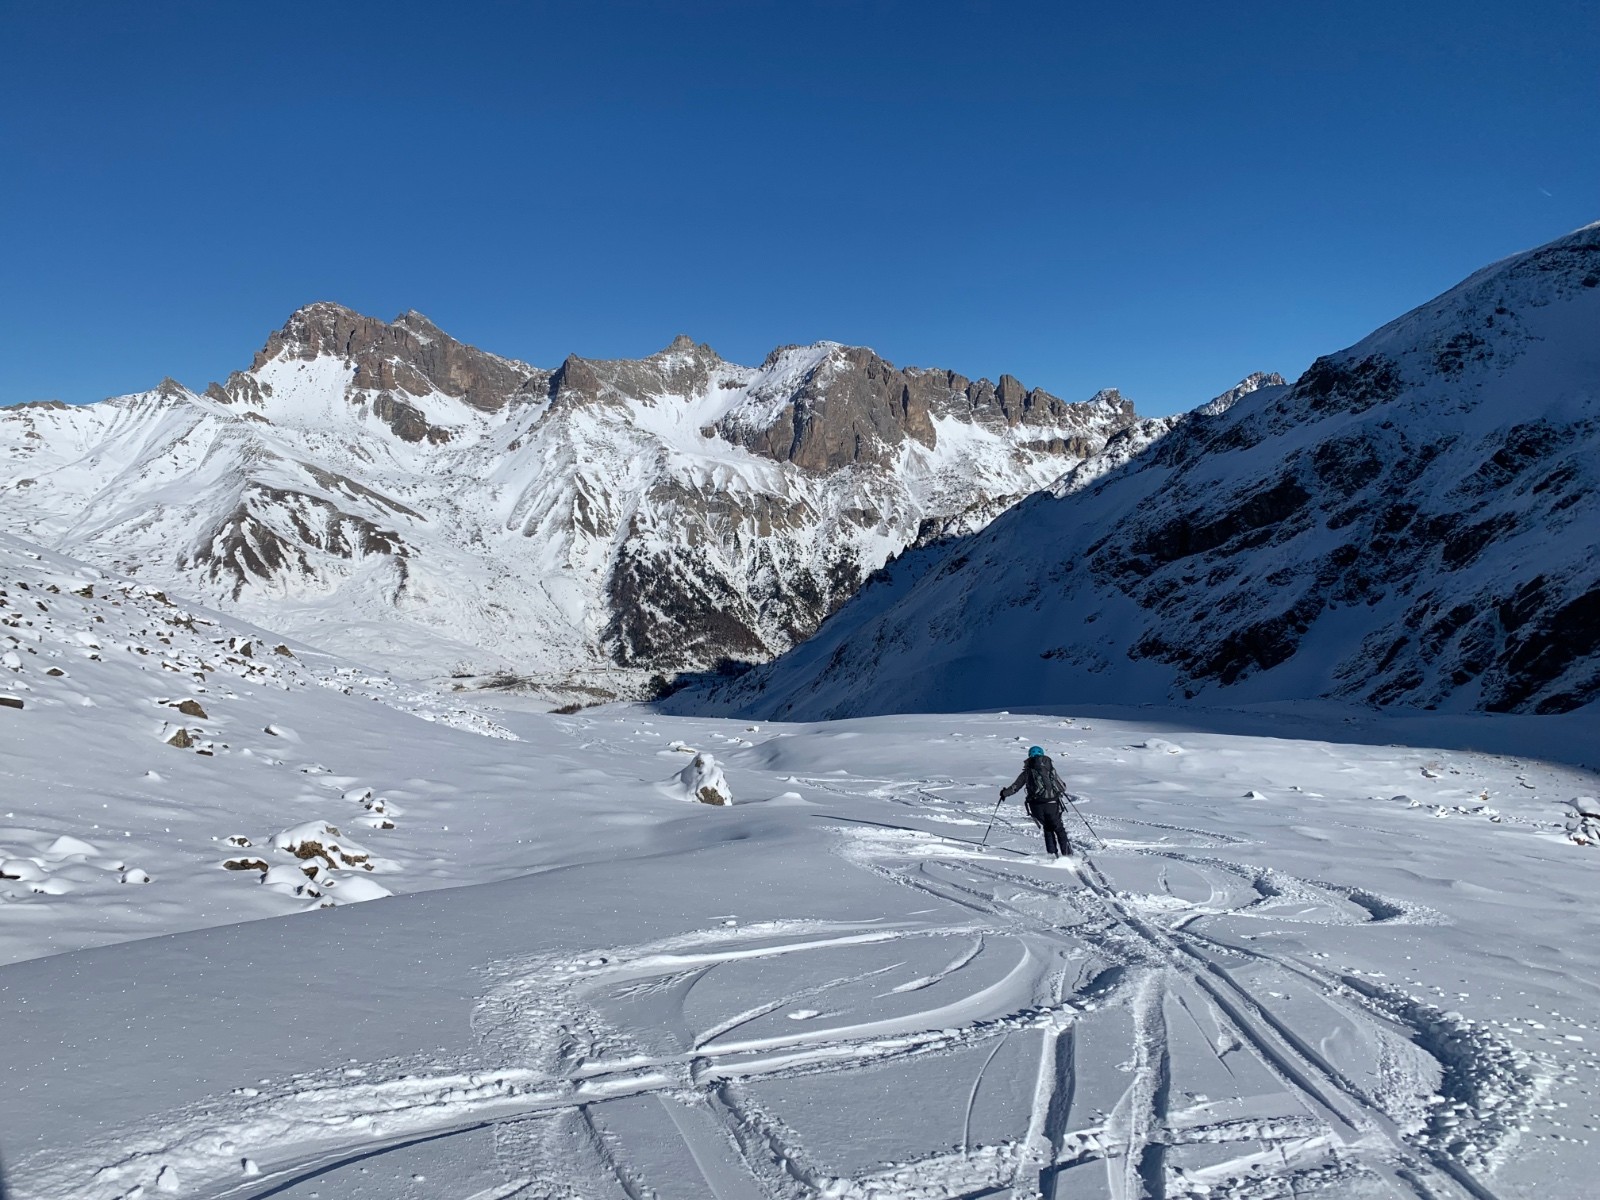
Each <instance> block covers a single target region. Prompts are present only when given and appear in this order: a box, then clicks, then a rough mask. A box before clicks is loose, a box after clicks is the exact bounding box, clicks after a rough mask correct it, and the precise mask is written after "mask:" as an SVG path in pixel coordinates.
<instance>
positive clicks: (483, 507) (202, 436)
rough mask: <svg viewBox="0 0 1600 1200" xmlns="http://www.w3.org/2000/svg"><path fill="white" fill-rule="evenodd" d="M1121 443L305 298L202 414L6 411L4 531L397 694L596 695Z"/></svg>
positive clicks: (769, 368) (1087, 406) (805, 367)
mask: <svg viewBox="0 0 1600 1200" xmlns="http://www.w3.org/2000/svg"><path fill="white" fill-rule="evenodd" d="M1135 422H1136V417H1135V415H1134V412H1133V409H1132V406H1131V405H1130V404H1129V403H1128V402H1127V401H1126V400H1124V399H1123V398H1122V397H1120V396H1119V395H1117V394H1116V393H1115V392H1104V393H1101V394H1099V395H1097V396H1096V397H1094V398H1093V399H1092V400H1090V401H1088V402H1085V403H1082V404H1066V403H1063V402H1062V401H1060V400H1057V399H1056V398H1055V397H1052V396H1050V395H1048V394H1047V393H1045V392H1042V391H1039V390H1033V391H1029V390H1027V389H1025V388H1023V387H1022V385H1021V384H1019V383H1018V382H1017V381H1016V380H1015V379H1012V378H1011V377H1009V376H1005V377H1002V379H1001V380H1000V383H999V384H998V385H993V384H990V383H988V382H987V381H981V380H980V381H978V382H975V383H974V382H971V381H969V380H967V379H964V378H962V377H960V376H957V375H954V374H952V373H950V372H945V371H931V370H919V369H906V370H900V369H897V368H895V367H893V366H892V365H890V364H889V363H886V362H884V361H883V360H882V359H880V358H879V357H878V356H877V355H875V354H873V353H872V352H871V351H869V350H863V349H855V348H850V347H845V346H840V345H836V344H834V343H819V344H817V345H813V346H791V347H785V348H782V349H779V350H776V351H774V352H773V353H772V354H771V355H770V356H768V358H767V360H766V361H765V362H764V363H762V364H761V365H760V366H759V367H755V368H750V367H741V366H737V365H734V364H731V363H727V362H724V361H723V360H722V359H720V358H719V357H718V356H717V355H716V354H715V353H714V352H713V351H712V350H711V349H710V348H709V347H707V346H704V345H696V344H694V343H693V342H691V341H690V340H689V339H687V338H679V339H677V340H676V341H674V342H673V343H672V345H671V346H670V347H668V348H667V349H666V350H664V351H662V352H661V353H659V354H656V355H652V356H651V357H649V358H646V359H642V360H639V361H617V362H597V361H589V360H584V359H579V358H576V357H573V358H569V359H568V360H567V361H566V362H565V363H564V364H562V365H561V367H560V368H559V369H557V370H555V371H544V370H540V369H538V368H535V367H532V366H529V365H527V364H525V363H520V362H515V361H512V360H509V359H504V358H500V357H497V356H495V355H491V354H487V353H485V352H483V351H479V350H476V349H474V348H473V347H470V346H465V345H463V344H461V343H459V342H457V341H455V340H454V339H452V338H450V337H449V336H448V335H446V334H444V333H443V332H442V331H441V330H439V329H438V328H437V327H436V326H434V325H433V324H432V323H431V322H429V321H427V319H426V318H424V317H422V316H420V315H419V314H416V313H407V314H404V315H402V316H401V317H399V318H398V319H396V320H395V321H394V322H392V323H389V324H385V323H383V322H381V321H375V320H372V319H370V318H366V317H362V316H359V315H358V314H355V313H352V312H350V311H349V310H346V309H343V308H340V307H338V306H336V305H330V304H316V305H312V306H310V307H308V308H305V309H303V310H301V311H299V312H297V313H296V314H294V316H293V317H292V318H291V319H290V320H289V322H288V324H287V325H285V326H284V328H283V329H282V330H281V331H279V332H278V333H276V334H274V335H273V337H272V338H271V339H270V340H269V341H268V343H267V345H266V346H265V347H264V348H263V349H262V351H261V352H260V353H259V354H258V355H257V356H256V359H255V361H254V363H253V365H252V366H251V368H250V369H249V370H248V371H244V372H239V373H236V374H235V375H233V376H232V377H231V378H230V379H229V380H228V381H227V382H226V383H225V384H222V385H217V384H213V385H212V386H211V387H209V388H207V389H206V390H205V391H204V392H203V393H200V394H196V393H194V392H191V391H189V390H187V389H185V388H183V387H182V386H180V385H178V384H176V383H174V382H172V381H170V380H168V381H165V382H163V383H162V385H161V386H160V387H158V388H157V389H155V390H154V391H152V392H147V393H142V394H139V395H134V396H125V397H120V398H117V399H113V400H107V401H104V402H102V403H99V404H95V405H89V406H86V407H76V408H74V407H67V406H63V405H49V404H46V405H29V406H22V407H20V408H13V409H5V410H0V522H3V523H4V524H5V526H6V527H8V528H10V529H11V530H12V531H13V532H18V533H24V534H26V535H27V536H29V537H34V538H38V539H42V540H44V541H45V542H47V543H48V544H49V545H50V546H52V547H53V548H55V549H58V550H61V551H62V552H65V553H70V554H72V555H74V556H77V557H79V558H82V559H86V560H89V561H92V562H94V563H97V564H99V565H101V566H102V567H105V568H107V569H111V570H117V571H122V572H126V573H130V574H134V575H137V576H138V577H139V578H140V579H142V580H145V581H148V582H150V583H152V584H155V585H157V586H161V587H167V588H173V589H177V590H180V591H186V592H188V593H190V594H194V595H198V596H200V597H202V598H203V599H204V600H205V602H206V603H208V604H210V605H212V606H214V607H218V608H222V609H226V610H228V611H230V612H234V613H237V614H240V615H241V616H244V617H246V618H248V619H250V620H254V621H257V622H259V623H261V624H263V625H266V626H269V627H271V628H274V629H279V630H282V631H283V632H285V633H287V634H292V635H295V636H298V637H301V638H303V639H305V640H306V641H308V642H310V643H312V644H315V645H319V646H323V647H326V648H329V649H332V650H341V651H346V652H350V653H355V654H357V655H358V656H363V657H368V658H373V657H381V658H382V660H383V661H384V662H385V663H386V664H388V665H389V666H391V667H392V668H394V669H397V670H404V671H408V672H411V673H413V674H420V675H429V676H444V675H455V676H462V677H478V678H481V677H484V676H493V675H496V674H501V673H503V674H506V675H510V676H516V677H519V678H521V679H524V680H530V681H532V682H533V683H534V684H536V685H537V686H538V687H539V688H540V689H541V690H542V691H543V692H544V693H545V694H546V695H552V696H566V697H568V698H577V699H587V698H594V697H596V696H605V695H610V694H619V693H620V694H629V693H632V694H638V693H639V692H640V691H642V690H644V689H645V688H646V687H647V686H648V681H649V679H650V678H651V676H653V675H656V674H662V675H671V674H673V673H674V672H677V671H681V670H700V669H705V668H708V667H712V666H714V665H715V664H717V663H718V662H720V661H722V660H727V659H735V660H737V659H746V660H763V659H766V658H768V657H770V656H771V655H772V654H773V653H775V652H777V651H780V650H782V649H785V648H787V647H788V646H790V645H792V644H793V643H794V642H796V641H798V640H800V639H802V638H804V637H805V636H806V635H808V634H809V633H810V632H811V631H812V630H813V629H814V628H815V627H816V625H817V623H818V622H819V621H820V620H821V619H822V618H823V617H824V616H825V615H826V614H827V613H828V612H830V611H832V610H833V609H834V608H835V607H836V606H837V605H838V604H839V603H840V602H841V601H842V600H844V599H845V598H847V597H848V596H850V595H851V594H852V593H853V592H854V591H855V589H856V588H857V587H858V586H859V584H860V582H861V580H862V579H864V578H865V577H866V576H868V575H869V574H870V573H871V572H872V571H873V570H875V569H877V568H878V567H879V566H880V565H882V563H883V562H884V561H885V560H886V559H888V558H889V557H890V556H892V555H893V554H895V553H896V552H898V551H899V550H901V549H902V548H904V547H905V546H907V545H909V544H911V543H913V542H914V541H915V540H916V538H917V536H918V534H919V531H920V530H922V528H923V525H924V522H927V521H932V522H935V523H938V522H947V521H952V520H955V521H965V522H966V524H967V525H968V527H976V526H977V525H978V524H980V523H981V521H982V520H984V519H987V518H988V517H989V516H992V515H993V513H994V512H996V511H999V510H1000V509H1001V508H1003V507H1004V505H1005V504H1007V503H1010V502H1011V501H1013V500H1014V499H1016V498H1018V497H1019V496H1021V495H1024V494H1026V493H1029V492H1031V491H1033V490H1035V489H1037V488H1039V487H1041V486H1044V485H1046V484H1048V483H1050V482H1052V481H1053V480H1055V479H1056V478H1057V477H1059V476H1060V475H1061V474H1062V473H1063V472H1064V471H1066V470H1067V469H1068V468H1069V467H1071V466H1072V465H1074V464H1076V463H1078V462H1081V461H1082V460H1083V459H1085V458H1087V457H1088V456H1090V455H1092V454H1094V453H1095V452H1097V451H1098V450H1099V449H1100V448H1101V447H1102V446H1103V445H1104V444H1105V442H1106V440H1107V439H1108V438H1110V437H1112V436H1113V435H1115V434H1117V433H1118V432H1119V431H1121V430H1123V429H1125V428H1128V427H1129V426H1131V425H1133V424H1135Z"/></svg>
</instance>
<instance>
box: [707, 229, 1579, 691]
mask: <svg viewBox="0 0 1600 1200" xmlns="http://www.w3.org/2000/svg"><path fill="white" fill-rule="evenodd" d="M1255 382H1256V383H1257V384H1260V383H1261V382H1262V381H1260V380H1257V381H1255ZM1172 425H1173V427H1172V429H1171V430H1170V432H1168V433H1167V434H1166V436H1164V437H1160V438H1158V439H1154V440H1152V439H1151V438H1150V437H1148V436H1146V437H1145V438H1143V439H1142V442H1143V444H1142V445H1133V446H1130V445H1129V441H1130V439H1132V438H1134V437H1135V433H1134V431H1133V430H1130V431H1129V432H1128V433H1127V434H1125V435H1123V437H1122V438H1121V439H1113V440H1112V442H1111V443H1110V444H1109V445H1108V447H1107V449H1106V451H1105V452H1104V454H1103V455H1101V456H1098V457H1096V458H1091V459H1089V460H1088V461H1086V462H1084V463H1082V464H1080V465H1079V466H1078V467H1077V468H1076V469H1075V470H1074V471H1073V472H1072V473H1070V474H1069V475H1068V476H1067V477H1066V479H1065V480H1064V481H1063V484H1064V486H1062V487H1058V488H1056V489H1054V491H1053V493H1046V494H1042V495H1038V496H1034V497H1032V498H1030V499H1029V500H1027V501H1025V502H1024V503H1022V504H1020V505H1018V506H1016V507H1015V508H1013V509H1011V510H1010V511H1008V512H1007V513H1006V514H1005V515H1004V516H1003V517H1001V518H1000V519H999V520H997V521H995V522H994V523H993V524H992V525H990V526H988V527H987V528H986V529H984V530H983V531H981V532H980V533H977V534H976V535H974V536H972V537H969V538H965V539H960V540H958V541H956V542H954V543H945V544H942V545H940V546H939V547H937V548H936V549H933V550H929V551H923V552H918V553H913V554H910V555H907V556H905V558H904V559H902V560H901V561H899V562H897V563H895V564H894V565H893V567H892V568H891V569H889V570H887V571H886V572H884V573H883V574H882V575H881V576H880V578H879V579H878V580H877V581H876V582H875V583H874V585H872V586H870V587H868V588H866V589H865V590H864V591H863V592H862V593H861V595H860V596H859V597H858V598H857V599H856V600H855V601H854V602H852V604H850V605H849V606H847V607H846V608H845V609H844V610H843V611H841V612H839V613H838V614H836V615H835V616H834V617H833V618H832V620H831V621H829V622H828V624H826V625H825V626H824V627H823V628H822V630H821V631H820V632H819V634H818V635H817V636H816V637H815V638H814V639H812V640H811V641H809V642H807V643H806V644H805V645H803V646H802V647H800V648H799V649H797V650H796V651H794V652H792V653H791V654H789V655H787V656H785V657H784V658H782V659H780V660H778V661H777V662H775V663H773V664H770V665H769V666H768V667H765V668H763V669H760V670H757V671H754V672H751V673H750V674H748V675H746V676H744V677H742V678H741V679H739V680H738V681H736V682H734V683H731V684H728V685H725V686H724V687H722V688H721V689H719V690H718V692H717V693H716V695H715V696H714V698H713V699H712V700H710V701H707V700H706V699H705V698H704V697H693V698H690V697H685V698H682V699H680V700H679V701H678V704H679V705H680V706H682V705H706V704H709V706H710V707H711V708H712V709H721V708H732V709H735V710H739V711H746V712H749V713H752V714H764V715H769V716H772V715H783V716H794V717H816V716H840V715H847V714H862V713H872V712H885V711H914V710H926V709H970V708H974V707H982V706H995V707H998V706H1002V705H1010V706H1017V705H1025V704H1049V703H1067V702H1071V703H1084V702H1092V701H1096V700H1099V701H1129V702H1140V703H1147V702H1158V701H1166V700H1184V699H1191V698H1195V697H1205V698H1207V699H1209V700H1211V701H1213V702H1215V701H1219V700H1224V699H1226V700H1228V701H1232V702H1248V701H1259V700H1267V699H1293V698H1304V697H1316V696H1326V697H1338V698H1343V699H1350V700H1357V701H1363V702H1368V703H1372V704H1379V705H1408V706H1419V707H1423V708H1435V707H1437V708H1444V709H1452V710H1473V709H1484V710H1489V711H1513V712H1530V713H1554V712H1565V711H1570V710H1572V709H1575V708H1578V707H1581V706H1584V705H1586V704H1589V703H1591V702H1592V701H1594V700H1595V699H1596V698H1597V697H1600V466H1597V464H1600V225H1592V226H1589V227H1587V228H1585V229H1581V230H1579V231H1577V232H1575V233H1573V234H1570V235H1568V236H1566V237H1563V238H1560V239H1558V240H1556V241H1554V242H1551V243H1550V244H1548V245H1546V246H1543V247H1540V248H1538V249H1536V250H1532V251H1529V252H1526V253H1523V254H1519V255H1516V256H1514V257H1512V258H1509V259H1506V260H1504V261H1503V262H1500V263H1497V264H1495V265H1493V266H1491V267H1488V268H1486V269H1485V270H1483V271H1480V272H1478V273H1477V274H1475V275H1473V276H1472V277H1471V278H1469V279H1467V280H1466V281H1465V282H1463V283H1461V284H1460V285H1459V286H1457V287H1455V288H1453V289H1451V290H1450V291H1448V292H1446V293H1445V294H1444V295H1442V296H1440V297H1439V298H1437V299H1435V300H1433V301H1431V302H1429V303H1427V304H1424V305H1423V306H1421V307H1420V308H1417V309H1416V310H1414V311H1412V312H1410V313H1407V314H1406V315H1405V316H1403V317H1401V318H1399V319H1398V320H1396V321H1393V322H1391V323H1390V324H1388V325H1386V326H1384V327H1383V328H1382V329H1380V330H1378V331H1377V332H1376V333H1374V334H1372V335H1371V336H1370V337H1368V338H1366V339H1365V340H1363V341H1361V342H1359V343H1358V344H1356V345H1355V346H1352V347H1350V348H1349V349H1347V350H1344V351H1341V352H1340V353H1337V354H1332V355H1329V356H1327V357H1324V358H1321V359H1319V360H1318V361H1317V362H1316V363H1314V364H1313V365H1312V367H1311V368H1310V369H1309V370H1308V371H1306V373H1305V374H1304V375H1303V376H1301V378H1300V379H1299V380H1298V381H1296V382H1295V383H1294V385H1293V386H1271V385H1268V386H1256V387H1254V388H1253V389H1250V388H1247V389H1245V390H1243V391H1241V392H1236V393H1229V394H1227V395H1225V396H1222V397H1219V398H1218V399H1217V400H1215V401H1213V402H1211V403H1210V404H1208V405H1205V406H1203V407H1202V408H1200V409H1198V410H1196V411H1195V412H1193V413H1191V414H1188V415H1187V416H1186V417H1184V418H1181V419H1179V420H1177V421H1175V422H1173V423H1172ZM1089 481H1092V482H1089Z"/></svg>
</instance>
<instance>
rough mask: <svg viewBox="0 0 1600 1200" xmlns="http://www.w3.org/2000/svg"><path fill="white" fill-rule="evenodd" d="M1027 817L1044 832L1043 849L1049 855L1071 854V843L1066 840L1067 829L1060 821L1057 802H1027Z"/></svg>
mask: <svg viewBox="0 0 1600 1200" xmlns="http://www.w3.org/2000/svg"><path fill="white" fill-rule="evenodd" d="M1028 815H1029V816H1031V817H1032V818H1033V819H1034V820H1035V821H1037V822H1039V828H1040V829H1042V830H1044V848H1045V849H1046V850H1048V851H1049V852H1050V853H1051V854H1071V853H1072V843H1071V842H1069V841H1068V840H1067V827H1066V825H1065V823H1064V822H1063V821H1062V815H1061V802H1060V801H1059V800H1041V801H1038V802H1035V801H1032V800H1030V801H1028Z"/></svg>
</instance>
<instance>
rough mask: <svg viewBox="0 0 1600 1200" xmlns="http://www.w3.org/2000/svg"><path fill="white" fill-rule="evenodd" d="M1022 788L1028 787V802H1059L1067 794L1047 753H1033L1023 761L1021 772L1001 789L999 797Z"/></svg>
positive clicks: (1065, 786)
mask: <svg viewBox="0 0 1600 1200" xmlns="http://www.w3.org/2000/svg"><path fill="white" fill-rule="evenodd" d="M1023 788H1027V789H1028V803H1029V804H1060V803H1061V798H1062V797H1063V796H1065V795H1066V794H1067V785H1066V784H1065V783H1063V782H1061V776H1060V775H1058V774H1056V765H1055V763H1053V762H1051V761H1050V756H1049V755H1048V754H1035V755H1034V756H1033V757H1032V758H1030V759H1028V761H1027V762H1025V763H1023V764H1022V774H1020V775H1018V776H1017V777H1016V778H1015V779H1014V780H1012V781H1011V786H1010V787H1007V788H1002V789H1001V791H1000V798H1001V799H1002V800H1004V799H1005V798H1006V797H1007V796H1010V795H1011V794H1012V793H1013V792H1020V791H1021V790H1022V789H1023Z"/></svg>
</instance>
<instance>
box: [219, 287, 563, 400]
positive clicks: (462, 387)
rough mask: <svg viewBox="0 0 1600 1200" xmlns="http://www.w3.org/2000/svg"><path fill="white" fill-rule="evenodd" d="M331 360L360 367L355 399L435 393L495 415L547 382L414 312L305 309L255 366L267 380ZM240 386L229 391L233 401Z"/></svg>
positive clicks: (323, 305) (322, 304) (329, 306)
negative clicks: (383, 316)
mask: <svg viewBox="0 0 1600 1200" xmlns="http://www.w3.org/2000/svg"><path fill="white" fill-rule="evenodd" d="M324 355H330V356H333V357H336V358H342V359H344V360H345V361H347V362H349V363H351V364H353V365H354V367H355V375H354V378H353V379H352V381H351V384H350V390H351V391H352V392H375V393H379V394H380V395H385V396H388V397H389V399H390V400H391V401H400V400H403V398H404V397H405V396H426V395H429V394H431V393H434V392H439V393H442V394H443V395H446V396H452V397H454V398H456V399H458V400H460V401H462V402H463V403H465V404H468V405H470V406H471V407H473V408H476V409H479V410H481V411H484V412H493V411H495V410H497V409H499V408H501V407H503V406H504V405H505V404H506V403H507V402H508V401H509V400H511V399H512V398H513V397H514V396H515V395H517V394H518V393H521V392H524V391H527V390H530V385H534V384H535V383H536V381H537V383H538V384H542V382H543V379H544V375H543V373H542V372H539V371H537V370H535V369H534V368H533V367H530V366H528V365H527V364H526V363H520V362H516V361H514V360H511V359H505V358H501V357H499V356H498V355H495V354H489V353H487V352H486V351H483V350H479V349H477V348H476V347H475V346H469V345H467V344H466V343H464V342H460V341H457V340H456V339H455V338H453V337H451V336H450V335H449V334H447V333H445V332H444V331H443V330H442V329H440V328H439V327H438V326H437V325H435V324H434V323H433V322H432V321H430V320H429V319H428V318H427V317H425V316H423V315H422V314H421V313H419V312H417V311H415V310H412V311H409V312H405V313H402V314H400V316H398V317H396V318H395V319H394V320H393V321H392V322H385V321H381V320H379V319H378V318H376V317H368V316H363V315H362V314H361V313H358V312H356V311H354V310H353V309H349V308H346V307H344V305H342V304H334V303H331V302H328V301H318V302H317V303H314V304H308V305H306V306H305V307H304V308H300V309H297V310H296V311H295V312H294V313H293V314H291V315H290V317H289V319H288V321H286V322H285V323H284V325H283V328H282V329H280V330H278V331H277V332H276V333H274V334H273V335H272V336H271V337H269V338H268V339H267V344H266V345H265V346H263V347H262V348H261V350H260V351H259V352H258V353H257V354H256V357H255V361H254V362H253V363H252V364H251V367H250V371H251V373H252V374H259V373H260V371H261V369H262V368H263V367H265V366H266V365H267V364H268V363H269V362H272V361H273V360H275V359H278V358H280V357H288V358H295V359H302V360H306V361H310V360H312V359H315V358H318V357H321V356H324ZM235 382H236V381H235V380H232V379H230V380H229V386H227V387H225V388H224V389H223V390H224V391H226V392H228V393H229V394H232V393H233V392H234V391H235V390H236V388H235Z"/></svg>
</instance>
